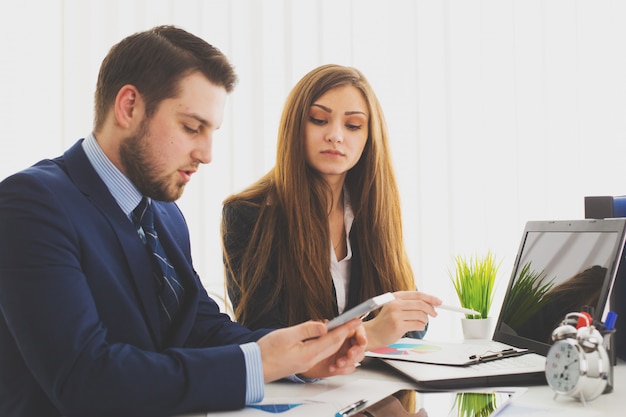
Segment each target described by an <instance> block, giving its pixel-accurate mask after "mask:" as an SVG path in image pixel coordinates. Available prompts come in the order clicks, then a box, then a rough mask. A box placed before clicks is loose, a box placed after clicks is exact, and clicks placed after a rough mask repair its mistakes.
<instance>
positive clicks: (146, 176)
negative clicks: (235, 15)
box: [0, 26, 366, 417]
mask: <svg viewBox="0 0 626 417" xmlns="http://www.w3.org/2000/svg"><path fill="white" fill-rule="evenodd" d="M235 83H236V75H235V73H234V71H233V68H232V67H231V65H230V64H229V62H228V60H227V59H226V57H225V56H224V55H223V54H222V53H221V52H220V51H219V50H217V49H216V48H214V47H212V46H211V45H209V44H208V43H206V42H204V41H203V40H201V39H199V38H197V37H196V36H194V35H192V34H190V33H188V32H186V31H184V30H182V29H179V28H175V27H172V26H161V27H156V28H154V29H151V30H148V31H145V32H140V33H137V34H134V35H131V36H129V37H127V38H126V39H124V40H122V41H121V42H120V43H119V44H117V45H116V46H114V47H113V48H112V49H111V51H110V52H109V54H108V55H107V57H106V58H105V60H104V61H103V63H102V67H101V69H100V74H99V76H98V83H97V88H96V94H95V121H94V129H93V133H92V134H91V135H89V136H88V137H86V138H85V139H81V140H79V141H78V142H77V143H76V144H75V145H73V146H72V147H71V148H70V149H68V150H67V151H66V152H65V153H64V154H63V155H62V156H60V157H58V158H56V159H52V160H44V161H41V162H39V163H38V164H36V165H34V166H32V167H30V168H28V169H26V170H24V171H21V172H19V173H17V174H15V175H13V176H10V177H8V178H7V179H5V180H4V181H3V182H2V183H1V184H0V313H1V314H0V415H2V416H29V417H30V416H61V415H63V416H83V417H85V416H116V417H120V416H135V415H137V416H138V415H142V416H152V417H154V416H170V415H176V414H182V413H189V412H205V411H211V410H223V409H237V408H241V407H243V406H244V405H245V404H250V403H253V402H256V401H259V400H261V399H262V398H263V386H264V385H263V384H264V383H266V382H269V381H273V380H277V379H281V378H285V377H288V378H292V379H304V380H307V379H308V378H320V377H326V376H331V375H336V374H345V373H349V372H352V371H353V370H354V369H355V366H356V364H357V362H358V361H359V360H361V359H362V358H363V355H364V347H365V343H366V340H365V336H364V332H363V328H362V326H361V323H360V321H359V320H353V321H352V322H350V323H348V324H346V325H343V326H341V327H340V328H337V329H335V330H333V331H331V332H328V331H327V330H326V327H325V326H324V325H323V324H322V323H319V322H306V323H303V324H300V325H298V326H294V327H290V328H287V329H282V330H276V331H270V330H258V331H254V332H252V331H250V330H248V329H246V328H244V327H242V326H240V325H239V324H237V323H234V322H232V321H231V320H230V319H229V317H228V316H226V315H224V314H221V313H220V311H219V308H218V306H217V304H216V303H215V302H214V301H213V300H211V299H210V298H209V296H208V295H207V293H206V292H205V290H204V289H203V287H202V285H201V283H200V279H199V277H198V275H197V274H196V272H195V271H194V269H193V265H192V261H191V254H190V243H189V231H188V228H187V225H186V223H185V220H184V218H183V216H182V214H181V212H180V211H179V208H178V206H177V205H176V204H175V203H174V201H175V200H176V199H178V198H179V197H180V196H181V194H182V192H183V189H184V187H185V185H186V184H187V182H188V181H189V180H190V178H191V176H192V175H193V174H194V173H195V172H196V170H197V169H198V167H199V165H200V164H207V163H209V162H210V161H211V142H212V136H213V133H214V132H215V130H216V129H218V128H219V127H220V125H221V123H222V118H223V112H224V106H225V102H226V98H227V96H228V94H229V93H230V92H231V91H232V89H233V88H234V85H235ZM146 197H147V198H148V201H150V203H151V207H152V208H153V211H154V225H155V229H156V234H157V235H158V238H159V242H160V245H161V246H162V248H163V249H164V251H165V255H164V256H165V257H166V258H167V259H168V261H169V263H170V264H171V265H173V268H174V270H175V274H174V276H175V278H176V279H177V282H178V283H180V285H181V286H182V288H183V292H182V293H180V295H177V297H179V298H178V301H179V304H178V308H177V310H176V311H177V312H176V314H175V315H174V314H171V316H170V317H168V319H167V320H165V319H164V318H162V316H161V315H160V313H161V311H160V309H161V308H162V306H161V305H160V303H161V299H160V297H159V296H158V295H157V292H158V291H160V290H159V288H160V287H161V285H162V282H163V281H158V280H155V279H154V277H153V269H152V268H153V265H154V264H153V259H152V252H151V251H149V250H146V245H145V244H144V242H143V241H142V237H143V238H145V229H144V228H143V227H144V226H141V227H140V226H136V225H135V224H134V223H133V211H134V210H135V207H136V206H137V205H138V204H139V203H140V202H141V201H142V199H144V200H145V198H146Z"/></svg>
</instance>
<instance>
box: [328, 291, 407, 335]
mask: <svg viewBox="0 0 626 417" xmlns="http://www.w3.org/2000/svg"><path fill="white" fill-rule="evenodd" d="M395 299H396V297H394V296H393V294H392V293H390V292H386V293H384V294H381V295H377V296H376V297H372V298H370V299H369V300H367V301H363V302H362V303H361V304H359V305H358V306H356V307H353V308H351V309H350V310H348V311H344V312H343V313H341V314H340V315H338V316H337V317H335V318H334V319H332V320H331V321H329V322H328V323H326V328H328V330H332V329H334V328H335V327H337V326H341V325H342V324H344V323H347V322H349V321H350V320H352V319H355V318H357V317H363V316H364V315H366V314H368V313H369V312H371V311H374V310H376V309H377V308H380V307H382V306H384V305H385V304H387V303H388V302H390V301H393V300H395Z"/></svg>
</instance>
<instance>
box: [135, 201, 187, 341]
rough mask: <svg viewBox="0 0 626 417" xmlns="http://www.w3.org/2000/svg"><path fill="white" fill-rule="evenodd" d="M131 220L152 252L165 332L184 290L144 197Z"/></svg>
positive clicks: (148, 203) (180, 302)
mask: <svg viewBox="0 0 626 417" xmlns="http://www.w3.org/2000/svg"><path fill="white" fill-rule="evenodd" d="M133 220H134V222H135V225H136V226H137V231H138V232H139V235H140V236H142V235H141V232H140V229H139V227H141V229H143V234H144V236H142V240H144V243H145V244H146V247H147V248H148V249H149V250H150V252H151V253H152V258H153V261H154V262H153V264H154V266H153V268H152V272H153V275H154V278H155V279H156V281H157V288H158V290H157V294H158V297H159V304H160V305H161V308H160V312H161V322H162V328H163V330H164V331H166V332H167V330H168V329H169V326H170V325H171V324H172V322H173V321H174V319H175V318H176V314H178V311H179V310H180V306H181V304H182V299H183V296H184V292H185V290H184V288H183V287H182V285H181V284H180V282H179V280H178V277H177V276H176V271H175V270H174V267H173V266H172V264H171V263H170V262H169V261H168V260H167V256H166V255H165V250H164V249H163V247H162V246H161V244H160V243H159V237H158V236H157V233H156V230H154V212H153V211H152V205H151V204H150V201H149V200H148V199H147V198H146V197H144V198H143V199H142V200H141V202H140V203H139V205H138V206H137V208H135V210H133Z"/></svg>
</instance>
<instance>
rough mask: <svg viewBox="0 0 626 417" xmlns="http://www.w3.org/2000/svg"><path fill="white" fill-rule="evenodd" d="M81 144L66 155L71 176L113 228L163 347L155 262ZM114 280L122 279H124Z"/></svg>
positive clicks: (158, 343)
mask: <svg viewBox="0 0 626 417" xmlns="http://www.w3.org/2000/svg"><path fill="white" fill-rule="evenodd" d="M81 144H82V140H81V141H78V142H77V143H76V144H75V145H74V146H72V147H71V148H70V149H68V150H67V152H65V155H64V159H65V163H66V166H67V172H68V176H69V177H70V178H71V180H72V181H73V182H74V183H75V184H76V186H77V187H78V188H79V189H80V190H81V192H82V193H83V194H84V195H85V197H86V198H87V199H89V200H90V201H91V202H92V203H93V205H94V207H95V209H97V210H98V211H100V213H101V214H102V215H103V216H104V217H106V218H107V220H108V222H109V224H110V225H111V229H112V231H113V232H114V233H115V235H116V237H117V241H118V243H119V244H120V246H121V247H122V250H123V252H124V254H125V255H126V259H125V261H126V263H127V265H128V267H129V269H130V270H131V277H130V279H132V284H133V286H134V288H135V295H136V296H137V297H138V298H139V300H140V301H141V305H142V307H143V315H144V317H145V319H146V321H147V322H148V323H149V326H150V329H151V333H152V336H153V339H154V341H155V345H156V346H161V345H162V342H161V339H162V338H161V335H160V330H159V329H160V327H159V312H158V308H159V307H158V304H157V303H158V300H157V297H156V293H155V287H154V282H153V279H152V263H151V262H152V260H151V259H150V256H149V254H148V253H147V251H146V249H145V246H144V245H143V243H142V242H141V239H139V237H138V235H137V231H136V230H135V227H134V226H133V224H132V223H131V222H130V220H129V219H128V217H127V216H126V214H125V213H123V212H122V210H121V209H120V207H119V205H118V204H117V202H116V201H115V199H114V198H113V196H112V195H111V193H110V192H109V190H108V188H107V187H106V185H105V184H104V182H103V181H102V180H101V179H100V177H99V176H98V174H97V173H96V171H95V170H94V168H93V166H92V165H91V163H90V162H89V160H88V159H87V156H86V155H85V152H84V151H83V148H82V145H81ZM114 278H117V279H123V278H122V277H114Z"/></svg>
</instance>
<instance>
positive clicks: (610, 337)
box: [600, 329, 617, 394]
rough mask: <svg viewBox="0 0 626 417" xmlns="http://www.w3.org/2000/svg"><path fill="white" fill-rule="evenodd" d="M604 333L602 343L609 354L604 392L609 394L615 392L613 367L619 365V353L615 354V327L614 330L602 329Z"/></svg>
mask: <svg viewBox="0 0 626 417" xmlns="http://www.w3.org/2000/svg"><path fill="white" fill-rule="evenodd" d="M600 334H602V344H603V345H604V348H605V349H606V353H607V354H608V355H609V364H610V365H609V369H608V371H607V374H608V375H607V383H606V388H605V389H604V391H603V392H602V394H608V393H610V392H613V371H614V370H613V367H614V366H615V365H617V355H616V354H615V346H614V345H615V337H614V334H615V329H612V330H602V331H600Z"/></svg>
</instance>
